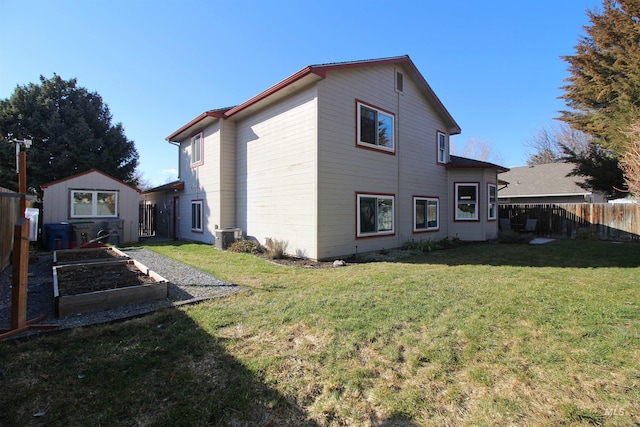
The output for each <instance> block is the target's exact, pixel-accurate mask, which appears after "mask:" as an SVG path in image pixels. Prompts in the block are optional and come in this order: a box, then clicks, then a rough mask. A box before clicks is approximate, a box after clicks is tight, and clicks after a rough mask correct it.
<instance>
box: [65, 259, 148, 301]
mask: <svg viewBox="0 0 640 427" xmlns="http://www.w3.org/2000/svg"><path fill="white" fill-rule="evenodd" d="M57 274H58V290H59V292H60V295H78V294H84V293H88V292H95V291H105V290H108V289H118V288H126V287H130V286H138V285H145V284H151V283H156V281H155V280H154V279H153V278H151V277H149V276H147V275H145V274H143V273H142V272H141V271H140V270H138V269H137V268H136V266H135V265H133V264H132V263H109V264H105V265H95V264H94V265H90V266H85V265H77V266H73V267H66V268H64V269H58V272H57Z"/></svg>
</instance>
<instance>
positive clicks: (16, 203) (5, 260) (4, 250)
mask: <svg viewBox="0 0 640 427" xmlns="http://www.w3.org/2000/svg"><path fill="white" fill-rule="evenodd" d="M20 216H21V215H20V194H18V193H12V192H10V191H9V190H7V189H5V188H2V187H0V271H2V270H4V269H5V268H6V267H7V266H8V265H9V261H10V257H11V250H12V249H13V229H14V226H15V225H16V222H17V221H18V219H19V218H20Z"/></svg>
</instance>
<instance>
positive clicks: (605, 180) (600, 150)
mask: <svg viewBox="0 0 640 427" xmlns="http://www.w3.org/2000/svg"><path fill="white" fill-rule="evenodd" d="M562 150H563V151H564V155H565V156H564V157H563V159H562V160H563V161H565V162H567V163H573V164H574V165H575V168H574V169H573V171H572V172H571V173H570V174H569V175H570V176H581V177H584V183H581V184H578V185H580V187H582V188H584V189H586V190H593V191H597V192H598V193H602V194H605V195H607V196H612V197H624V196H626V195H627V192H626V190H625V180H624V174H623V172H622V169H620V168H619V167H618V164H619V160H618V157H617V155H616V153H615V152H614V151H613V150H610V149H607V148H605V147H604V146H602V145H600V144H595V143H592V144H591V145H590V146H589V148H588V149H587V151H586V152H579V151H576V150H575V149H572V148H571V147H568V146H566V145H563V146H562Z"/></svg>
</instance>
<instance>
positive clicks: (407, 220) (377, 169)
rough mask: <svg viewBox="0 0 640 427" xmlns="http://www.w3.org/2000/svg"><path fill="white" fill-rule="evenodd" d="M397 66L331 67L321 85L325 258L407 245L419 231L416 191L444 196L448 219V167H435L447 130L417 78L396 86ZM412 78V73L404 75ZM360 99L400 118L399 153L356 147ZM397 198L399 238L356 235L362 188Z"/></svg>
mask: <svg viewBox="0 0 640 427" xmlns="http://www.w3.org/2000/svg"><path fill="white" fill-rule="evenodd" d="M395 69H396V68H395V67H394V66H391V65H385V66H379V67H372V68H369V69H352V70H343V71H338V72H330V73H328V76H327V78H326V79H325V80H323V81H321V82H320V83H319V84H318V93H319V99H320V101H319V106H318V110H319V118H318V122H319V135H320V139H319V149H318V152H319V155H318V157H319V159H318V162H319V165H320V166H319V170H318V188H319V191H318V218H319V223H318V247H319V254H318V255H319V257H320V258H325V257H333V256H338V255H348V254H352V253H354V252H355V250H356V245H357V246H358V251H359V252H363V251H372V250H379V249H382V248H394V247H399V246H402V245H403V244H404V243H406V242H407V241H408V240H409V239H411V238H412V235H413V196H414V195H417V196H431V197H439V198H440V209H441V212H440V231H439V232H437V233H431V234H430V235H429V236H430V237H431V236H434V237H444V236H446V234H447V223H446V222H444V221H443V219H445V218H446V213H445V211H443V209H447V203H446V199H447V197H446V196H447V178H446V176H447V175H446V169H445V168H444V167H442V166H439V165H437V164H436V145H435V144H436V131H437V130H440V129H442V128H443V127H444V125H443V124H442V122H441V120H440V119H439V118H438V117H437V116H436V115H435V114H434V113H433V109H432V107H431V106H430V105H428V103H427V102H426V100H425V98H424V96H423V95H422V94H421V93H420V92H419V91H418V88H417V87H416V86H415V85H414V84H413V82H412V81H411V79H407V78H405V79H404V93H403V94H399V93H397V92H396V91H395V86H394V82H395ZM405 76H406V74H405ZM356 100H361V101H363V102H366V103H368V104H371V105H374V106H376V107H378V108H381V109H384V110H386V111H389V112H392V113H393V114H394V115H395V136H396V140H395V146H396V153H395V155H390V154H387V153H383V152H378V151H374V150H368V149H363V148H360V147H357V146H356V126H357V123H356ZM357 192H364V193H368V194H393V195H395V235H394V236H385V237H382V236H381V237H371V238H360V239H357V238H356V231H357V230H356V212H357V207H356V193H357Z"/></svg>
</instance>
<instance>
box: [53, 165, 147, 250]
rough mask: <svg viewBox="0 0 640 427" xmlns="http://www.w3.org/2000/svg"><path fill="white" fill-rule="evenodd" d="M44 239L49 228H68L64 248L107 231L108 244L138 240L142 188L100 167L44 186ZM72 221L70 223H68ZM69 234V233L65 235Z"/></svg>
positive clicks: (63, 241)
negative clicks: (111, 174)
mask: <svg viewBox="0 0 640 427" xmlns="http://www.w3.org/2000/svg"><path fill="white" fill-rule="evenodd" d="M41 188H42V190H43V199H42V202H43V209H42V222H43V224H44V227H43V232H44V239H45V240H44V241H45V242H48V239H50V238H51V237H52V236H47V229H49V230H55V229H56V227H58V226H61V227H63V231H64V233H66V232H67V231H66V229H65V228H64V227H67V228H68V229H69V240H68V241H67V239H66V238H65V237H63V238H62V239H61V240H62V241H61V242H59V245H62V248H71V247H75V246H79V245H80V244H82V243H85V242H90V241H91V240H93V239H95V238H96V237H98V236H102V235H105V234H108V235H109V236H108V237H107V238H105V240H104V242H105V243H112V244H115V245H122V244H126V243H133V242H137V241H138V205H139V203H140V190H138V189H137V188H134V187H132V186H130V185H128V184H125V183H124V182H122V181H120V180H118V179H116V178H114V177H112V176H110V175H107V174H106V173H104V172H102V171H100V170H98V169H91V170H88V171H86V172H82V173H79V174H77V175H72V176H69V177H67V178H63V179H60V180H58V181H54V182H50V183H48V184H44V185H42V186H41ZM67 224H69V225H67ZM64 235H65V236H66V234H64Z"/></svg>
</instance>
